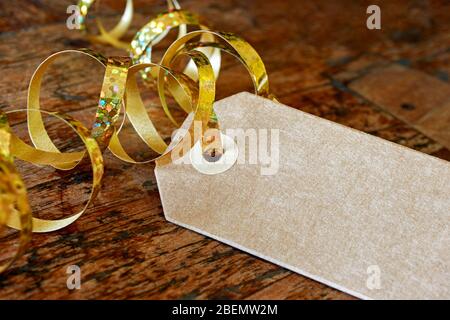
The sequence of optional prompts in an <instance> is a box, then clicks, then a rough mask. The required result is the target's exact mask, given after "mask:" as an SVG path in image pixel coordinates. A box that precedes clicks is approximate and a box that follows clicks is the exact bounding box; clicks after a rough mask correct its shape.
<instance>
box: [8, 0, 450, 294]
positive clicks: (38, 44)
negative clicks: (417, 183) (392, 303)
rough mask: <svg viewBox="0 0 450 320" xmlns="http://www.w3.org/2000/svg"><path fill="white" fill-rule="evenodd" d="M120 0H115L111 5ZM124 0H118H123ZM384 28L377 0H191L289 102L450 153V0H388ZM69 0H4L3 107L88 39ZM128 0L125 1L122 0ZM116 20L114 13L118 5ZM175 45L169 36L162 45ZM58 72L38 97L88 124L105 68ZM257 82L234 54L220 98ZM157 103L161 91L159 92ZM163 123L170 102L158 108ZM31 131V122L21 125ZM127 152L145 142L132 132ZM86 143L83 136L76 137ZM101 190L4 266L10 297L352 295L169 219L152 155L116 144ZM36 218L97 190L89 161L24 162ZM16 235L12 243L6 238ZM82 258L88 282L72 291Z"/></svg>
mask: <svg viewBox="0 0 450 320" xmlns="http://www.w3.org/2000/svg"><path fill="white" fill-rule="evenodd" d="M109 2H111V3H113V1H109ZM116 2H117V1H116ZM378 3H379V5H380V6H381V10H382V29H381V30H368V29H367V28H366V18H367V14H366V8H367V6H368V5H370V4H371V1H362V0H359V1H350V0H342V1H326V0H323V1H303V0H301V1H300V0H290V1H265V0H264V1H263V0H260V1H237V0H214V1H207V2H206V1H194V0H185V1H182V6H183V7H184V8H185V9H188V10H191V11H193V12H197V13H198V14H200V15H201V17H203V20H204V21H205V23H206V24H208V25H209V26H211V27H212V28H214V29H216V30H224V31H230V32H234V33H237V34H239V35H241V36H243V37H244V38H246V39H247V40H248V41H249V42H250V43H251V44H252V45H253V46H254V47H255V48H256V49H257V50H258V52H259V53H260V55H261V56H262V58H263V59H264V61H265V63H266V67H267V70H268V72H269V77H270V84H271V88H272V91H273V92H274V93H275V94H276V95H277V97H278V98H279V100H280V101H281V102H283V103H285V104H287V105H290V106H292V107H293V108H298V109H301V110H304V111H306V112H310V113H313V114H316V115H319V116H321V117H324V118H327V119H330V120H332V121H336V122H339V123H342V124H344V125H347V126H351V127H353V128H356V129H359V130H362V131H365V132H369V133H371V134H373V135H376V136H379V137H382V138H385V139H388V140H391V141H394V142H396V143H399V144H403V145H406V146H408V147H411V148H414V149H417V150H419V151H422V152H425V153H429V154H432V155H435V156H437V157H440V158H443V159H447V160H450V152H449V148H450V133H449V129H448V127H449V126H448V124H449V122H450V100H449V97H450V84H449V75H450V2H448V1H444V0H440V1H439V0H435V1H415V2H412V1H378ZM69 4H71V1H70V0H64V1H61V0H58V1H56V0H42V1H32V0H19V1H14V2H12V1H2V2H1V3H0V71H1V77H0V94H1V95H0V107H1V108H2V109H3V110H11V109H14V108H24V107H25V106H26V92H27V85H28V82H29V80H30V77H31V75H32V73H33V71H34V70H35V68H36V67H37V66H38V64H39V63H40V62H41V61H42V60H43V59H44V58H46V57H47V56H48V55H49V54H51V53H53V52H55V51H59V50H63V49H68V48H79V47H91V48H94V49H96V50H98V51H100V52H102V53H104V54H109V55H112V54H123V52H121V51H120V50H117V49H111V48H110V47H108V46H103V45H98V44H96V45H92V44H90V43H89V42H87V41H86V40H85V39H84V38H83V37H82V35H80V34H79V33H78V32H77V31H74V30H68V29H67V28H66V26H65V20H66V18H67V16H68V15H67V14H66V8H67V6H68V5H69ZM116 6H117V4H116ZM103 7H104V8H106V9H105V21H112V20H113V19H117V12H116V11H114V10H112V9H111V7H109V6H108V5H107V4H105V5H104V6H103ZM135 7H136V11H137V14H136V17H135V19H134V22H133V27H134V30H136V29H137V28H138V27H139V26H142V25H143V24H144V23H145V22H146V21H147V20H148V18H149V17H151V16H153V15H154V14H156V13H159V12H162V11H163V10H164V8H165V4H164V2H163V1H145V0H140V1H135ZM162 48H164V45H162V46H161V49H162ZM70 59H71V60H70V63H68V62H69V61H68V60H67V59H66V61H63V60H64V59H63V60H61V63H59V64H57V65H56V67H52V68H51V70H49V73H48V77H46V78H45V79H44V85H43V91H42V92H43V93H42V99H41V103H42V106H43V108H44V109H46V110H61V111H64V112H67V113H70V114H72V115H73V116H74V117H76V118H79V119H81V120H83V121H84V123H86V124H87V125H89V123H90V121H92V117H93V110H94V109H95V105H96V104H97V99H98V93H99V90H100V86H101V80H102V77H103V71H102V69H101V67H100V66H97V65H95V63H91V62H89V61H88V60H86V59H84V58H78V57H73V58H70ZM243 90H251V82H250V81H249V79H248V77H247V75H246V73H245V70H244V69H243V68H242V66H240V65H239V64H238V63H237V62H236V61H234V60H233V59H231V58H226V59H225V61H224V67H223V70H222V76H221V78H220V81H219V83H218V91H219V92H218V98H219V99H220V98H222V97H226V96H228V95H230V94H232V93H235V92H239V91H243ZM145 96H146V101H147V102H149V103H151V102H155V104H156V101H157V100H156V99H155V96H154V94H153V95H152V93H151V92H150V91H149V90H148V92H147V93H145ZM150 112H151V114H152V115H153V116H155V117H157V122H158V123H159V125H160V126H161V127H162V128H167V127H168V121H167V120H166V119H164V118H163V116H162V114H161V112H160V110H159V107H157V106H155V107H152V108H150ZM14 128H15V130H17V132H19V133H20V134H21V135H22V136H23V135H24V134H25V133H26V127H25V125H24V123H23V121H22V122H20V121H19V122H18V123H17V125H15V126H14ZM49 131H50V132H51V134H52V136H54V137H56V140H55V141H56V142H57V144H58V145H59V146H62V148H63V149H64V150H71V148H72V147H71V146H73V145H77V143H78V142H77V139H76V138H75V136H74V135H73V134H72V133H71V132H70V131H69V130H67V128H66V127H64V126H63V125H61V124H55V125H53V124H52V125H50V129H49ZM124 136H126V140H125V138H124V141H126V142H127V143H126V144H125V145H126V147H127V148H128V149H129V150H132V151H133V152H135V153H134V154H136V155H138V156H144V155H145V152H143V151H142V150H143V149H145V148H144V147H143V146H142V145H141V144H140V143H138V142H137V141H138V140H137V138H136V137H134V136H133V135H132V134H131V131H130V132H125V133H124ZM78 145H80V144H79V143H78ZM105 159H106V160H105V161H106V175H105V179H104V186H103V188H102V191H101V193H100V195H99V196H98V198H97V199H96V200H95V203H94V205H93V206H91V207H90V209H89V210H88V211H87V213H86V214H85V215H84V216H82V217H81V218H80V219H79V220H78V221H77V222H76V223H74V224H73V225H72V226H70V227H68V228H66V229H64V230H61V231H58V232H53V233H48V234H35V235H34V236H33V240H32V244H31V247H30V249H29V250H28V251H27V253H26V254H25V255H24V256H22V257H21V258H20V259H19V260H18V261H17V262H16V263H15V264H14V266H13V267H12V268H11V269H10V270H9V272H8V273H5V274H3V275H1V276H0V298H2V299H173V298H179V299H352V297H351V296H349V295H347V294H344V293H342V292H339V291H337V290H334V289H332V288H330V287H327V286H325V285H323V284H320V283H318V282H315V281H312V280H309V279H307V278H305V277H303V276H300V275H297V274H294V273H292V272H290V271H287V270H285V269H283V268H281V267H278V266H276V265H273V264H271V263H268V262H265V261H262V260H260V259H257V258H254V257H252V256H250V255H248V254H246V253H243V252H241V251H239V250H236V249H233V248H231V247H229V246H227V245H224V244H221V243H218V242H216V241H213V240H211V239H208V238H205V237H203V236H201V235H198V234H196V233H194V232H191V231H188V230H186V229H183V228H180V227H177V226H175V225H173V224H171V223H169V222H167V221H165V220H164V216H163V212H162V208H161V203H160V199H159V194H158V189H157V185H156V181H155V176H154V174H153V165H151V164H148V165H140V166H139V165H130V164H126V163H123V162H121V161H119V160H118V159H116V158H114V157H113V156H111V154H110V153H109V152H107V153H106V154H105ZM18 166H19V168H20V169H21V172H22V173H23V176H24V179H25V181H26V183H27V186H28V188H29V193H30V201H31V203H32V205H33V209H34V212H35V215H36V216H41V217H44V216H45V217H51V218H56V217H61V216H63V215H68V214H70V213H74V212H76V211H75V210H76V209H77V208H79V207H80V204H81V203H82V201H84V200H85V199H86V196H87V193H88V192H89V182H90V180H89V179H90V176H89V166H88V165H86V166H82V167H81V168H80V169H79V170H77V171H75V172H67V173H66V172H62V173H61V172H54V171H53V170H52V169H48V168H36V167H33V166H31V165H28V164H25V163H22V162H19V163H18ZM11 239H12V238H11V236H5V237H4V238H3V240H2V242H1V243H2V250H3V251H1V252H0V257H1V256H3V255H4V254H5V251H4V249H3V248H5V247H6V246H3V245H8V244H9V243H10V242H11ZM69 265H78V266H80V268H81V272H82V285H81V289H80V290H69V289H67V287H66V280H67V276H68V275H67V274H66V270H67V267H68V266H69Z"/></svg>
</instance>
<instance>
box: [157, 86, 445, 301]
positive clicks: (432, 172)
mask: <svg viewBox="0 0 450 320" xmlns="http://www.w3.org/2000/svg"><path fill="white" fill-rule="evenodd" d="M215 110H216V113H217V115H218V118H219V121H220V124H221V128H223V129H227V128H243V129H246V128H263V129H270V128H272V129H280V138H279V140H280V160H279V162H280V165H279V171H278V173H277V174H275V175H268V176H263V175H261V174H260V167H259V166H258V165H249V164H247V165H242V164H236V165H234V166H233V167H232V168H231V169H230V170H228V171H226V172H225V173H222V174H219V175H215V176H208V175H203V174H201V173H199V172H197V171H196V170H195V169H194V168H193V167H192V166H191V165H189V164H187V165H186V164H185V165H180V164H178V165H175V164H171V165H169V166H164V167H157V168H156V175H157V180H158V187H159V191H160V194H161V199H162V204H163V209H164V213H165V216H166V218H167V219H168V220H169V221H171V222H174V223H176V224H178V225H181V226H184V227H186V228H189V229H192V230H194V231H196V232H199V233H202V234H205V235H207V236H209V237H212V238H214V239H217V240H219V241H222V242H225V243H227V244H229V245H231V246H234V247H236V248H239V249H242V250H244V251H247V252H249V253H251V254H254V255H256V256H258V257H261V258H262V259H265V260H268V261H271V262H273V263H276V264H278V265H281V266H283V267H286V268H288V269H290V270H293V271H295V272H298V273H300V274H303V275H305V276H307V277H310V278H313V279H315V280H318V281H320V282H323V283H325V284H328V285H330V286H332V287H335V288H337V289H340V290H343V291H345V292H347V293H350V294H352V295H354V296H357V297H360V298H374V299H389V298H395V299H401V298H402V299H403V298H404V299H430V298H439V299H444V298H445V299H449V298H450V288H449V287H450V261H449V254H450V250H449V249H450V246H449V245H450V236H449V221H450V219H449V218H450V165H449V163H448V162H446V161H443V160H440V159H437V158H434V157H431V156H428V155H425V154H422V153H419V152H416V151H414V150H411V149H408V148H405V147H402V146H400V145H396V144H394V143H391V142H388V141H385V140H382V139H379V138H376V137H373V136H370V135H367V134H365V133H362V132H359V131H356V130H353V129H350V128H347V127H344V126H341V125H339V124H336V123H333V122H330V121H327V120H324V119H320V118H318V117H315V116H312V115H310V114H306V113H304V112H301V111H298V110H294V109H292V108H289V107H286V106H283V105H281V104H277V103H274V102H272V101H269V100H267V99H263V98H260V97H256V96H254V95H252V94H249V93H240V94H237V95H234V96H232V97H229V98H226V99H224V100H221V101H219V102H217V103H216V104H215ZM239 152H245V150H239ZM374 266H375V267H374ZM373 268H375V269H373ZM377 268H379V271H380V274H379V280H380V282H379V284H380V288H379V289H376V288H373V287H371V288H369V287H368V286H367V281H368V279H369V278H370V276H371V275H372V276H373V275H374V273H373V271H374V270H376V269H377ZM369 281H370V280H369Z"/></svg>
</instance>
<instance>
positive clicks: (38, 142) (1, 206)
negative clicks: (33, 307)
mask: <svg viewBox="0 0 450 320" xmlns="http://www.w3.org/2000/svg"><path fill="white" fill-rule="evenodd" d="M93 2H94V0H81V1H80V2H79V6H80V11H81V15H82V19H81V21H80V22H83V23H84V22H85V18H86V16H87V12H88V10H89V7H90V6H91V5H92V4H93ZM167 2H168V6H169V12H167V13H164V14H162V15H159V16H158V17H156V18H155V19H153V20H151V21H150V22H149V23H148V24H147V25H145V26H144V27H143V28H142V29H141V30H140V31H139V32H138V33H137V34H136V36H135V37H134V39H133V41H132V42H131V44H130V45H128V44H125V43H124V42H122V41H121V40H120V38H121V37H122V36H123V35H124V34H125V32H126V31H127V29H128V27H129V25H130V22H131V18H132V10H133V9H132V1H131V0H127V6H126V9H125V12H124V15H123V16H122V18H121V21H120V22H119V24H118V25H117V26H116V27H115V28H113V29H112V30H111V31H105V30H104V28H103V26H102V24H101V22H100V21H99V20H97V24H98V27H99V30H100V35H98V36H90V37H91V39H93V40H95V41H100V42H103V43H109V44H111V45H113V46H116V47H121V48H126V49H127V50H130V55H131V58H127V57H109V58H106V57H104V56H102V55H101V54H98V53H95V52H93V51H90V50H88V49H81V50H66V51H61V52H58V53H55V54H53V55H51V56H50V57H48V58H47V59H45V60H44V61H43V62H42V63H41V64H40V65H39V67H38V68H37V69H36V71H35V73H34V74H33V76H32V78H31V81H30V86H29V90H28V100H27V116H28V117H27V120H28V130H29V134H30V137H31V141H32V144H33V145H34V147H32V146H30V145H28V144H26V143H24V142H23V141H22V140H20V139H19V138H18V137H17V136H15V135H14V134H13V133H11V130H10V128H9V126H8V124H7V118H6V115H5V114H2V113H0V137H1V138H2V139H1V141H0V167H1V170H0V227H5V226H9V227H12V228H15V229H18V230H21V233H20V245H19V249H18V251H17V253H16V255H15V256H14V257H13V258H12V259H11V261H9V262H8V263H6V264H4V265H2V266H0V272H2V271H3V270H5V269H6V268H7V267H8V266H9V265H10V264H11V263H12V262H13V261H14V259H15V258H16V257H18V256H19V255H20V254H21V253H23V251H24V249H25V246H26V244H27V243H28V242H29V240H30V236H31V232H48V231H54V230H59V229H61V228H64V227H66V226H68V225H69V224H71V223H73V222H74V221H75V220H77V219H78V218H79V217H80V216H81V215H82V214H83V213H84V212H85V211H86V209H87V208H88V206H89V205H90V204H91V203H92V201H93V199H94V198H95V197H96V195H97V193H98V192H99V189H100V185H101V179H102V176H103V171H104V168H103V158H102V152H103V151H104V149H106V148H109V150H110V151H111V152H112V153H113V154H114V155H115V156H116V157H118V158H119V159H121V160H123V161H127V162H130V163H147V162H150V161H157V163H158V165H165V164H168V163H170V162H172V161H174V160H175V159H176V158H178V157H182V156H184V155H185V154H186V152H187V151H189V150H190V149H191V148H192V146H193V145H194V144H195V143H196V142H197V141H198V139H202V145H203V146H205V144H206V142H208V140H209V139H210V137H206V136H205V132H206V131H208V129H209V128H216V129H218V127H219V123H218V122H217V118H216V117H215V114H214V112H213V103H214V100H215V90H216V88H215V86H216V79H217V76H218V74H219V71H220V57H221V56H220V54H221V53H220V52H221V51H224V52H226V53H228V54H231V55H233V56H234V57H236V58H237V59H238V61H240V62H241V63H242V64H243V65H244V66H245V68H246V69H247V71H248V73H249V75H250V77H251V79H252V82H253V85H254V91H255V94H257V95H261V96H264V97H268V98H271V99H275V98H274V96H273V95H272V94H271V93H270V91H269V81H268V76H267V72H266V69H265V66H264V63H263V62H262V59H261V57H260V56H259V55H258V53H257V52H256V51H255V49H254V48H253V47H252V46H251V45H250V44H249V43H247V42H246V41H245V40H243V39H242V38H240V37H238V36H236V35H234V34H231V33H224V32H217V31H211V30H209V29H208V28H207V27H205V26H203V25H202V24H200V23H199V20H198V18H197V17H196V16H194V15H192V14H190V13H188V12H186V11H183V10H180V7H179V5H178V3H177V2H176V1H175V0H173V1H170V0H168V1H167ZM191 25H194V26H196V27H198V28H199V30H197V31H193V32H190V33H186V30H187V26H191ZM176 27H178V28H179V35H178V38H177V40H176V41H175V42H173V43H172V44H171V45H170V46H169V48H168V49H167V51H166V52H165V53H164V55H163V58H162V60H161V62H160V63H159V64H156V63H153V62H151V54H152V49H153V47H154V46H155V45H156V44H157V43H158V42H159V41H161V39H162V38H163V37H165V36H166V35H167V33H168V32H169V30H170V29H172V28H176ZM86 28H87V27H86V25H85V24H84V25H83V29H84V30H85V31H87V29H86ZM92 37H93V38H92ZM73 53H76V54H81V55H85V56H88V57H90V58H92V59H94V60H95V61H97V62H98V63H100V64H101V65H102V66H103V67H105V76H104V80H103V85H102V90H101V93H100V98H99V103H98V107H97V111H96V115H95V121H94V123H93V126H92V129H91V130H88V129H86V128H85V127H83V126H82V125H81V124H80V123H79V122H78V121H76V120H74V119H72V118H71V117H69V116H66V115H63V114H60V113H54V112H52V113H49V112H45V111H42V110H41V109H40V102H39V100H40V89H41V83H42V78H43V76H44V74H45V72H46V70H47V68H48V67H49V66H50V65H51V64H52V63H53V62H54V61H55V60H56V59H57V58H58V57H59V56H60V55H62V54H73ZM182 56H185V57H187V58H188V59H189V63H188V64H187V66H186V67H185V68H184V70H183V72H177V71H174V68H173V65H174V63H175V61H176V60H177V59H179V58H180V57H182ZM132 63H134V65H132ZM137 75H140V76H142V77H143V78H144V80H150V79H154V80H155V81H156V82H155V83H156V87H155V89H157V92H158V95H159V98H160V103H161V106H162V108H163V110H164V112H165V114H166V115H167V117H168V118H169V119H170V120H171V121H172V122H173V123H174V124H176V125H177V126H179V124H178V123H177V122H176V121H175V119H174V117H173V116H172V114H171V113H170V110H169V107H168V103H167V100H166V93H167V92H168V93H170V94H171V95H172V97H173V98H174V99H175V101H176V102H177V103H178V105H179V106H180V107H181V109H182V110H184V111H185V112H186V114H187V117H188V119H189V120H188V121H186V124H185V126H186V127H185V128H183V129H187V130H185V133H184V134H183V135H181V136H178V137H177V140H176V141H172V142H171V143H170V145H169V146H168V145H167V144H166V142H165V140H164V139H163V137H162V136H161V135H160V134H159V132H158V130H157V129H156V127H155V125H154V123H153V122H152V120H151V119H150V117H149V116H148V114H147V111H146V109H145V106H144V102H143V101H142V98H141V95H140V91H139V88H138V83H137V80H136V76H137ZM149 88H150V86H148V87H146V89H147V90H148V89H149ZM166 89H167V91H166ZM122 105H123V106H124V117H123V121H125V119H126V118H128V119H129V120H130V123H131V125H132V126H133V128H134V129H135V131H136V133H137V134H138V136H139V137H140V138H141V139H142V140H143V141H144V142H145V144H146V145H147V146H148V147H149V148H150V149H152V150H153V151H155V152H156V153H157V154H158V155H157V156H156V157H155V158H153V159H149V160H145V161H136V160H135V159H133V158H132V157H131V156H130V155H128V153H127V152H126V151H125V149H124V148H123V146H122V144H121V142H120V139H119V134H120V130H121V128H122V126H123V124H124V122H122V123H121V124H119V123H118V119H119V115H120V113H121V111H122V110H121V107H122ZM42 113H46V114H49V115H52V116H55V117H57V118H58V119H60V120H62V121H64V122H65V123H66V124H68V125H69V126H70V127H71V128H72V129H73V130H75V132H76V133H77V134H78V135H79V137H80V138H81V140H82V141H83V143H84V144H85V146H86V150H85V151H81V152H61V151H60V150H59V149H58V148H57V147H56V146H55V144H54V143H53V141H52V140H51V138H50V137H49V135H48V133H47V131H46V128H45V126H44V122H43V119H42ZM198 124H200V125H198ZM217 131H218V130H217ZM192 137H193V138H194V139H192ZM213 140H214V139H213ZM216 142H218V143H219V144H218V146H219V148H220V147H221V143H220V138H219V139H218V140H216ZM216 146H217V144H216ZM204 150H205V148H204ZM86 153H87V154H88V155H89V158H90V161H91V164H92V171H93V187H92V191H91V194H90V197H89V199H88V201H87V203H86V205H85V206H84V207H83V209H82V210H81V211H80V212H79V213H77V214H74V215H72V216H70V217H67V218H63V219H59V220H45V219H39V218H35V217H32V214H31V209H30V207H29V204H28V200H27V194H26V188H25V186H24V184H23V182H22V180H21V178H20V175H19V174H18V173H17V171H16V169H15V167H14V162H13V158H14V157H17V158H19V159H22V160H25V161H28V162H31V163H33V164H36V165H50V166H53V167H54V168H56V169H61V170H69V169H73V168H74V167H76V166H77V164H78V163H79V162H80V161H81V160H82V159H83V157H84V156H85V155H86Z"/></svg>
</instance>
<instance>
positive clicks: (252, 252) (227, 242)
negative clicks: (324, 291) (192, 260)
mask: <svg viewBox="0 0 450 320" xmlns="http://www.w3.org/2000/svg"><path fill="white" fill-rule="evenodd" d="M164 216H165V217H166V220H167V221H169V222H170V223H173V224H175V225H178V226H180V227H183V228H185V229H187V230H190V231H193V232H195V233H198V234H200V235H203V236H205V237H207V238H210V239H212V240H214V241H218V242H219V243H223V244H225V245H227V246H230V247H232V248H235V249H238V250H240V251H243V252H245V253H246V254H249V255H250V256H253V257H256V258H259V259H262V260H264V261H266V262H269V263H271V264H273V265H276V266H279V267H282V268H284V269H286V270H289V271H291V272H294V273H296V274H299V275H301V276H303V277H305V278H307V279H311V280H314V281H317V282H319V283H321V284H324V285H326V286H329V287H331V288H333V289H335V290H338V291H341V292H344V293H346V294H349V295H351V296H353V297H356V298H359V299H362V300H374V298H371V297H369V296H366V295H364V294H362V293H360V292H357V291H354V290H352V289H347V288H345V287H343V286H340V285H338V284H336V283H334V282H332V281H328V280H325V279H324V278H322V277H320V276H318V275H313V274H311V273H309V272H306V271H304V270H302V269H299V268H296V267H293V266H290V265H289V264H287V263H284V262H281V261H278V260H276V259H273V258H270V257H268V256H266V255H264V254H260V253H258V252H257V251H255V250H253V249H250V248H247V247H245V246H242V245H240V244H238V243H236V242H233V241H230V240H227V239H224V238H221V237H219V236H216V235H214V234H211V233H208V232H206V231H203V230H201V229H199V228H197V227H193V226H191V225H189V224H186V223H183V222H180V221H177V220H175V219H172V218H171V217H170V216H168V215H166V214H165V213H164Z"/></svg>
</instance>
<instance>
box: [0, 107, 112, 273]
mask: <svg viewBox="0 0 450 320" xmlns="http://www.w3.org/2000/svg"><path fill="white" fill-rule="evenodd" d="M19 111H24V110H14V111H10V112H8V113H14V112H19ZM27 112H29V113H30V112H36V113H46V114H48V115H51V116H53V117H56V118H58V119H59V120H62V121H63V122H65V123H66V124H68V125H69V127H71V128H72V129H73V130H74V131H75V132H76V133H77V134H78V136H79V137H80V138H81V140H82V141H83V143H84V144H85V146H86V150H87V153H88V154H89V158H90V161H91V165H92V175H93V178H92V179H93V181H92V189H91V193H90V196H89V199H88V201H87V203H86V204H85V206H84V207H83V209H82V210H81V211H80V212H79V213H77V214H74V215H72V216H70V217H67V218H63V219H57V220H47V219H40V218H35V217H32V212H31V208H30V205H29V202H28V198H27V191H26V187H25V184H24V183H23V181H22V179H21V177H20V174H19V173H18V171H17V170H16V168H15V166H14V158H19V159H21V160H26V161H27V160H29V158H31V159H32V160H33V161H31V162H32V163H33V164H37V165H46V164H49V163H52V162H53V161H54V159H55V158H57V157H58V156H61V154H60V153H54V152H48V151H44V150H39V149H35V148H33V147H31V146H29V145H28V144H26V143H25V142H23V141H22V140H21V139H20V138H19V137H17V136H16V135H15V134H14V133H12V131H11V129H10V127H9V124H8V119H7V115H6V113H4V112H2V111H0V227H2V228H4V227H6V226H8V227H11V228H14V229H17V230H20V238H19V248H18V250H17V251H16V253H15V255H14V256H13V257H12V258H11V259H9V261H8V262H6V263H4V264H3V265H0V273H2V272H3V271H5V270H6V269H7V268H8V267H9V266H10V265H11V264H12V263H13V262H14V261H15V260H16V259H17V258H18V257H19V256H20V255H21V254H22V253H23V252H24V251H25V249H26V247H27V244H28V243H29V241H30V239H31V233H32V232H49V231H54V230H58V229H61V228H64V227H66V226H68V225H69V224H71V223H72V222H74V221H75V220H77V219H78V218H79V217H80V216H81V215H82V214H83V213H84V212H85V211H86V209H87V208H88V207H89V205H90V204H91V203H92V201H93V199H95V197H96V195H97V193H98V192H99V190H100V183H101V179H102V176H103V171H104V169H103V157H102V153H101V151H100V148H99V146H98V144H97V142H96V141H95V139H94V138H92V137H90V133H89V130H88V129H86V128H85V127H84V126H83V125H82V124H81V123H79V122H78V121H76V120H74V119H73V118H71V117H70V116H67V115H64V114H60V113H54V112H45V111H41V110H31V109H29V110H27Z"/></svg>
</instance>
